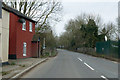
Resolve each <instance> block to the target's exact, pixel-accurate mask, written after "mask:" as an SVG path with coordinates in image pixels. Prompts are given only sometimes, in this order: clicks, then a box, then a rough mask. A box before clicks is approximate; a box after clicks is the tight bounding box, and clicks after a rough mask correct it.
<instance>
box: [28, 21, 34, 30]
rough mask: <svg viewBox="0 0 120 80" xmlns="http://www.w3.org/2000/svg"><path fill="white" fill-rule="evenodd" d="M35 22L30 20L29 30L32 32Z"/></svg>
mask: <svg viewBox="0 0 120 80" xmlns="http://www.w3.org/2000/svg"><path fill="white" fill-rule="evenodd" d="M32 28H33V24H32V22H29V31H30V32H32Z"/></svg>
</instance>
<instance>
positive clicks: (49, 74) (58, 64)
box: [22, 49, 118, 80]
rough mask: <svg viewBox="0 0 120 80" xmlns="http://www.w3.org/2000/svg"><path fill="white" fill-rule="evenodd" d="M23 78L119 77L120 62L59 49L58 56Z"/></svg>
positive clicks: (107, 78) (105, 78)
mask: <svg viewBox="0 0 120 80" xmlns="http://www.w3.org/2000/svg"><path fill="white" fill-rule="evenodd" d="M22 78H101V79H103V80H109V78H118V63H116V62H113V61H109V60H106V59H102V58H97V57H92V56H88V55H84V54H80V53H76V52H71V51H67V50H61V49H58V56H57V57H55V58H51V59H49V60H48V61H47V62H45V63H42V64H40V65H38V66H37V67H36V68H34V69H32V70H31V71H30V72H28V73H27V74H25V75H24V76H22Z"/></svg>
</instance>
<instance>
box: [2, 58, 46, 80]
mask: <svg viewBox="0 0 120 80" xmlns="http://www.w3.org/2000/svg"><path fill="white" fill-rule="evenodd" d="M45 59H46V58H42V59H41V58H25V59H16V60H9V64H10V65H4V66H2V72H3V73H6V74H5V75H3V76H2V78H3V79H5V78H7V79H8V78H12V77H15V78H17V77H19V76H20V75H21V73H25V72H26V70H29V69H31V68H32V67H34V66H35V65H37V64H39V63H40V62H42V61H43V60H45ZM38 62H39V63H38ZM30 67H31V68H30Z"/></svg>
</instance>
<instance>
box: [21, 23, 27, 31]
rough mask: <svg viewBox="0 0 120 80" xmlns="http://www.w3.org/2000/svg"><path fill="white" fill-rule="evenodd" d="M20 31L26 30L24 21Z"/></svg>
mask: <svg viewBox="0 0 120 80" xmlns="http://www.w3.org/2000/svg"><path fill="white" fill-rule="evenodd" d="M22 30H26V21H25V22H24V23H23V24H22Z"/></svg>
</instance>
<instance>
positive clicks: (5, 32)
mask: <svg viewBox="0 0 120 80" xmlns="http://www.w3.org/2000/svg"><path fill="white" fill-rule="evenodd" d="M1 42H2V44H1V45H2V55H1V57H2V62H7V61H8V52H9V12H7V11H5V10H2V32H1Z"/></svg>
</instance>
